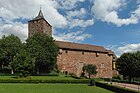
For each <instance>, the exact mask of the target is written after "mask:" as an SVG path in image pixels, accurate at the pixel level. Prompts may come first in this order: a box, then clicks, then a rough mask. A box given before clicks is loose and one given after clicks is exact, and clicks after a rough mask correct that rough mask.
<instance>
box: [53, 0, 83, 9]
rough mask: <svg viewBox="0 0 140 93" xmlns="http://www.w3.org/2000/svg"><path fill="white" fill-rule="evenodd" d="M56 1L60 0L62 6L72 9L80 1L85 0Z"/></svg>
mask: <svg viewBox="0 0 140 93" xmlns="http://www.w3.org/2000/svg"><path fill="white" fill-rule="evenodd" d="M55 1H58V3H59V7H60V8H63V9H68V10H70V9H73V8H75V7H76V6H77V3H78V2H84V1H85V0H55Z"/></svg>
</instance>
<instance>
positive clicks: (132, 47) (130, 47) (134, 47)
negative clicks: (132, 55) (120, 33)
mask: <svg viewBox="0 0 140 93" xmlns="http://www.w3.org/2000/svg"><path fill="white" fill-rule="evenodd" d="M117 51H119V52H121V54H122V53H126V52H136V51H140V43H138V44H127V45H124V46H122V47H119V48H118V49H117Z"/></svg>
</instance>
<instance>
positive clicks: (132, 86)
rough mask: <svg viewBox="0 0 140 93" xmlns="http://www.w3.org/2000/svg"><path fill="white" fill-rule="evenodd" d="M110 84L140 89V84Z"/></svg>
mask: <svg viewBox="0 0 140 93" xmlns="http://www.w3.org/2000/svg"><path fill="white" fill-rule="evenodd" d="M112 85H116V86H121V87H124V88H129V89H133V90H138V91H140V85H136V84H128V83H118V82H112Z"/></svg>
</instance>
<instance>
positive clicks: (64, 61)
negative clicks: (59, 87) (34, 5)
mask: <svg viewBox="0 0 140 93" xmlns="http://www.w3.org/2000/svg"><path fill="white" fill-rule="evenodd" d="M28 30H29V32H28V36H29V37H31V36H32V35H33V34H35V33H37V32H40V33H45V34H48V35H50V36H52V26H51V25H50V24H49V23H48V22H47V21H46V20H45V18H44V17H43V14H42V11H41V10H40V11H39V14H38V16H37V17H36V18H34V19H33V20H30V21H29V22H28ZM56 44H57V45H58V46H59V55H58V57H57V65H58V69H59V70H60V71H61V72H65V71H67V72H68V73H74V74H76V75H77V76H80V75H81V73H82V67H83V66H84V65H86V64H93V65H96V66H97V71H98V73H97V75H96V76H95V77H101V78H112V77H113V75H114V71H115V70H114V69H113V67H114V66H113V62H114V60H115V59H116V56H115V54H114V53H113V52H112V51H111V50H106V49H105V48H104V47H102V46H95V45H88V44H79V43H71V42H64V41H56Z"/></svg>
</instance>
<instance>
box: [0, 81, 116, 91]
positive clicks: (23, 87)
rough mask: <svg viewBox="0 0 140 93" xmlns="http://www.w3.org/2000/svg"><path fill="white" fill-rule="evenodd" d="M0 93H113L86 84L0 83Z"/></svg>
mask: <svg viewBox="0 0 140 93" xmlns="http://www.w3.org/2000/svg"><path fill="white" fill-rule="evenodd" d="M0 93H114V92H112V91H109V90H106V89H103V88H100V87H96V86H88V85H86V84H17V83H14V84H12V83H5V84H4V83H1V84H0Z"/></svg>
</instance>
